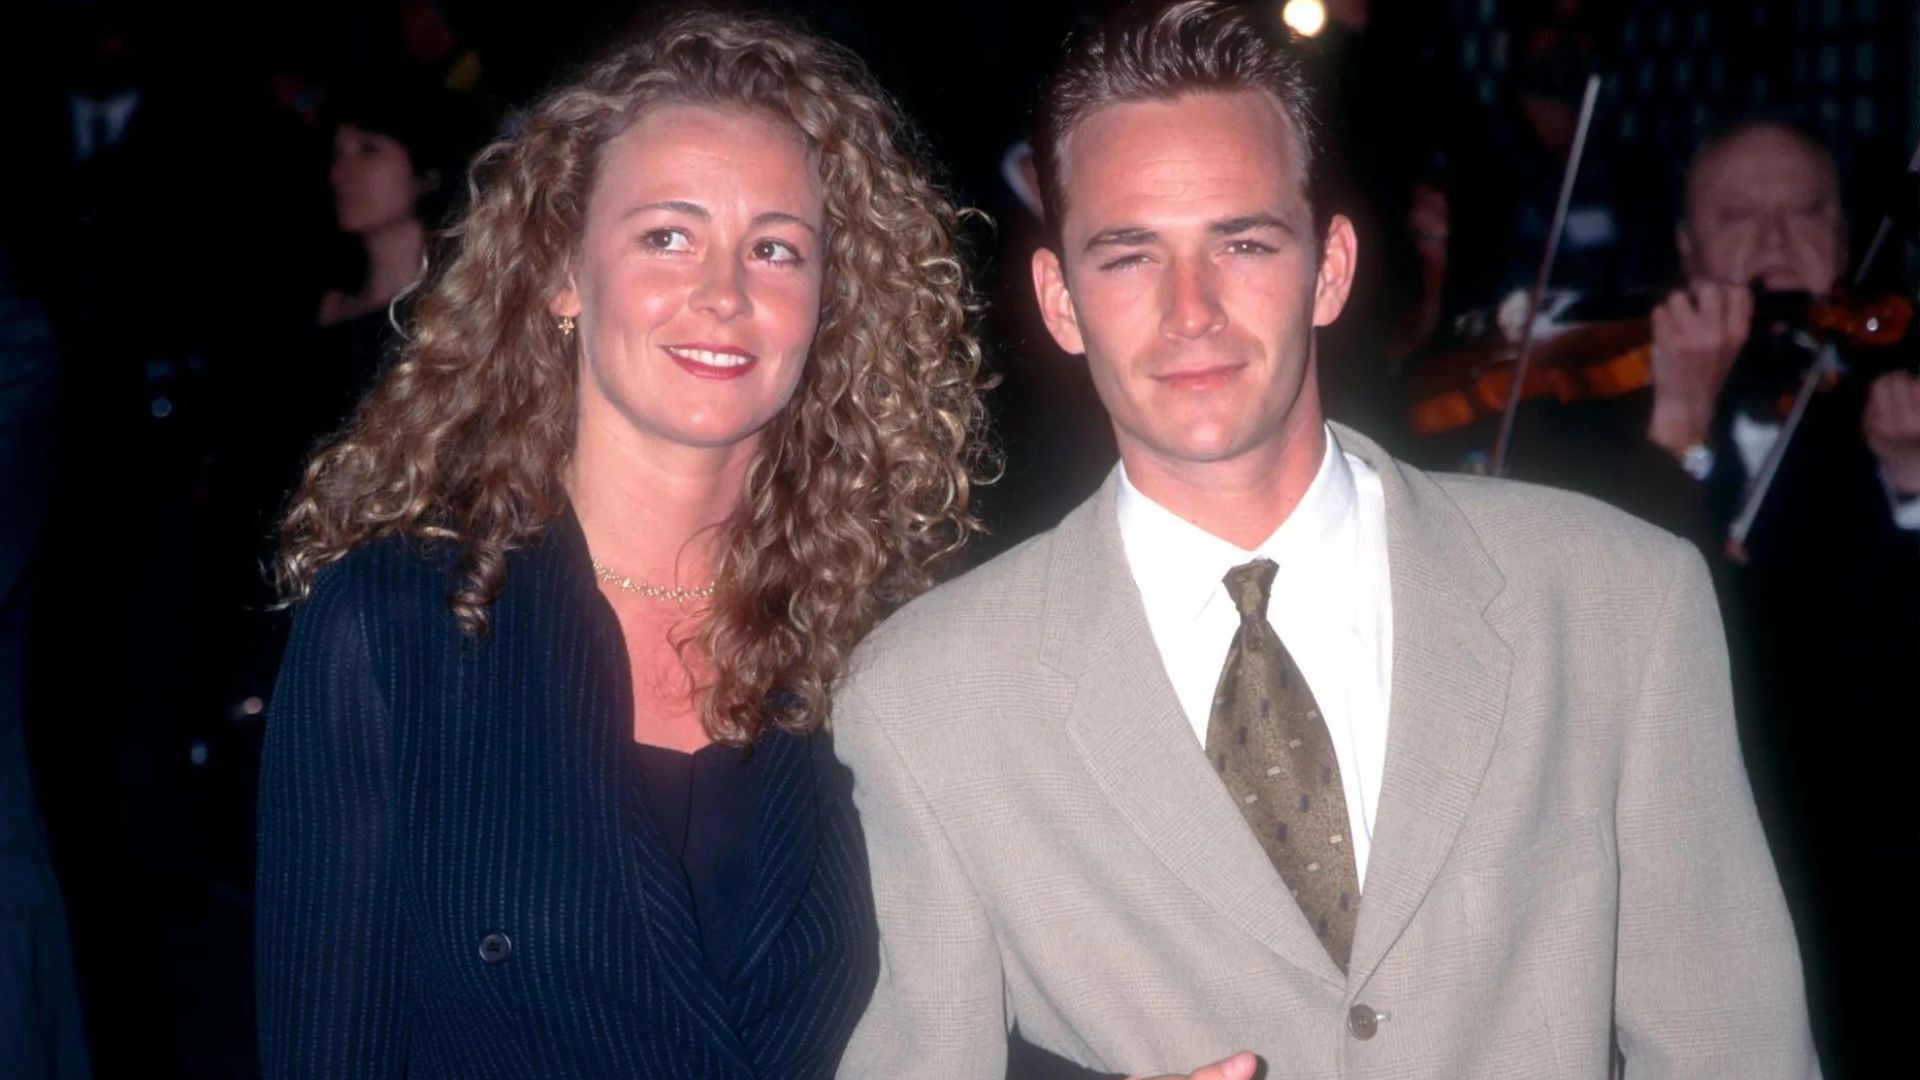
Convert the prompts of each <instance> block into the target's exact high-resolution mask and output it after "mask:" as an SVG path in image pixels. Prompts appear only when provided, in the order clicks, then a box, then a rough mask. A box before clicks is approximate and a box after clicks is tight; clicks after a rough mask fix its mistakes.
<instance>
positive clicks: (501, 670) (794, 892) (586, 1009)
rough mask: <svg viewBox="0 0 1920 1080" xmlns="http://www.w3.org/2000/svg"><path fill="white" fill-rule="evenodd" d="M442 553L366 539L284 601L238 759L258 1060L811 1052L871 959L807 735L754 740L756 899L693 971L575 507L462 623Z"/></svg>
mask: <svg viewBox="0 0 1920 1080" xmlns="http://www.w3.org/2000/svg"><path fill="white" fill-rule="evenodd" d="M442 556H444V552H438V553H435V552H428V551H424V550H422V549H420V548H418V547H417V546H413V545H409V544H407V543H404V542H401V541H397V540H394V541H384V542H381V543H377V544H373V545H369V546H368V547H366V548H363V549H361V550H359V551H356V552H354V553H353V554H351V555H349V556H348V557H347V558H345V559H343V560H342V561H341V562H340V563H339V564H338V565H336V566H334V567H331V568H329V569H328V570H326V571H325V572H324V573H323V574H322V575H321V577H320V579H319V581H318V582H317V583H316V586H315V589H314V595H313V597H312V599H311V600H309V601H308V603H307V604H306V605H305V607H304V608H303V609H302V610H301V611H300V613H299V616H298V618H297V619H296V620H295V625H294V633H293V639H292V642H291V644H290V647H289V650H288V654H287V658H286V660H285V663H284V665H283V667H282V670H281V674H280V682H279V686H278V688H277V690H276V692H275V697H274V702H273V710H272V719H271V722H270V724H269V725H268V730H267V742H266V751H265V758H264V761H263V763H262V768H261V779H260V869H259V882H258V886H259V887H258V905H259V915H258V927H257V932H258V941H257V958H256V966H257V973H258V984H259V1012H260V1044H261V1054H262V1058H263V1061H264V1064H265V1069H266V1074H267V1075H268V1076H269V1077H295V1076H297V1077H309V1076H326V1077H398V1076H403V1075H404V1076H408V1077H414V1078H419V1077H458V1078H461V1080H467V1078H482V1077H514V1078H522V1077H598V1076H609V1077H611V1076H620V1077H750V1076H768V1077H790V1076H792V1077H804V1076H820V1075H826V1074H828V1073H830V1072H831V1071H832V1069H833V1068H834V1065H835V1063H836V1062H837V1061H838V1059H839V1056H840V1051H841V1049H842V1048H843V1047H844V1045H845V1042H846V1039H847V1037H848V1034H849V1032H850V1030H851V1028H852V1025H853V1022H854V1020H855V1019H856V1018H857V1016H858V1014H859V1011H860V1009H861V1007H862V1006H863V1005H864V1003H865V1001H866V999H867V997H868V995H869V994H870V992H871V990H872V985H873V978H874V969H875V965H876V963H877V960H876V955H875V949H876V946H875V944H874V929H873V913H872V901H871V899H870V896H869V892H868V885H867V871H866V864H865V857H864V853H863V848H862V845H861V841H860V837H859V832H858V825H857V822H856V821H855V820H854V817H853V814H852V811H851V806H850V802H849V799H848V795H847V791H846V781H845V779H844V776H845V770H844V769H842V768H841V767H840V766H839V765H838V764H837V763H835V762H834V760H833V758H832V754H831V750H830V747H829V746H828V743H827V740H826V738H825V737H824V736H815V737H813V738H811V739H796V738H794V737H791V736H787V735H784V734H780V733H772V734H770V735H768V736H767V737H766V738H765V739H763V740H762V742H761V744H760V745H759V746H758V747H757V748H756V751H755V752H756V753H759V754H763V755H767V757H766V759H765V760H763V761H762V762H761V763H760V767H761V768H762V769H763V790H762V795H761V803H760V808H759V811H758V815H759V821H758V825H757V827H756V834H755V844H756V852H755V862H756V867H757V869H756V882H755V886H754V890H755V896H754V899H753V905H754V906H753V908H752V910H753V911H754V912H756V913H757V914H756V915H755V917H754V918H753V919H752V920H751V921H750V925H749V928H748V930H747V932H746V934H745V937H744V939H743V944H742V947H741V950H740V957H739V960H738V962H737V965H736V968H735V970H732V971H726V972H717V973H716V972H710V971H709V969H708V966H707V964H706V963H705V960H704V958H703V957H702V955H701V948H700V935H699V931H698V926H697V924H696V923H695V921H694V914H693V910H692V906H691V901H690V898H689V894H688V890H687V885H686V879H685V877H684V875H683V873H682V872H681V869H680V866H679V864H678V863H677V862H676V861H675V860H674V859H673V858H671V856H670V855H669V854H668V853H667V852H666V850H665V849H664V846H663V844H662V843H661V840H660V837H659V836H658V834H657V833H656V832H655V831H654V827H653V825H652V823H651V819H650V818H649V817H648V816H647V814H646V813H645V811H644V808H643V799H644V791H643V790H642V788H641V779H640V775H639V770H638V769H637V768H636V767H634V765H633V760H632V759H633V755H631V754H627V753H622V752H621V751H622V750H623V749H624V747H623V745H622V743H621V740H624V739H627V738H630V735H629V734H628V732H629V731H630V730H631V728H630V724H631V715H632V714H631V705H630V700H631V698H630V694H631V691H630V689H629V686H630V684H629V681H628V676H627V668H626V654H625V651H624V648H623V645H622V640H621V637H620V629H619V625H618V623H617V621H616V620H615V618H614V615H613V612H612V610H611V609H610V608H608V607H607V606H606V603H605V601H604V600H603V599H602V598H601V596H600V594H599V592H598V591H597V589H596V588H595V586H594V584H593V579H592V575H591V572H590V570H589V568H588V563H587V556H586V547H585V543H584V541H583V540H582V538H581V537H580V533H579V527H578V525H577V523H575V522H574V520H573V518H572V516H571V515H566V516H563V517H562V519H561V520H560V521H559V522H558V523H556V525H555V526H554V527H553V528H551V529H549V530H548V532H547V536H546V537H545V539H543V540H542V541H541V543H540V544H539V545H537V546H536V547H534V548H530V549H528V550H526V551H523V552H520V553H517V554H516V555H514V556H513V557H512V560H511V562H510V566H509V570H508V576H507V584H506V587H505V589H504V590H503V592H502V594H501V596H500V598H499V600H498V601H497V602H496V603H495V607H494V627H493V632H492V634H491V636H490V637H489V638H488V639H487V640H485V641H484V642H478V643H476V642H473V641H471V640H467V639H465V638H463V637H462V636H461V635H460V633H459V630H458V628H457V627H456V625H455V624H454V622H453V620H452V617H451V616H450V615H449V614H448V612H447V609H446V603H445V594H446V587H447V576H446V564H445V561H444V558H443V557H442ZM494 933H497V934H502V935H505V937H506V938H507V939H508V941H510V943H511V948H510V951H509V952H508V955H507V956H506V957H505V959H503V960H499V961H498V962H489V961H488V960H486V959H484V958H483V957H482V955H481V948H480V943H481V941H482V939H483V938H485V937H486V936H487V935H489V934H494Z"/></svg>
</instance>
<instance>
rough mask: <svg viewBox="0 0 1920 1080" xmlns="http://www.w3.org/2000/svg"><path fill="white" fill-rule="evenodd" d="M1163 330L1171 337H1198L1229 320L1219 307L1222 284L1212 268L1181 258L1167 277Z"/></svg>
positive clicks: (1161, 318)
mask: <svg viewBox="0 0 1920 1080" xmlns="http://www.w3.org/2000/svg"><path fill="white" fill-rule="evenodd" d="M1164 289H1165V300H1164V306H1163V308H1162V311H1161V315H1160V332H1161V333H1163V334H1166V335H1167V336H1169V337H1179V338H1199V337H1205V336H1206V335H1208V334H1210V333H1213V332H1214V331H1215V330H1218V329H1219V328H1220V327H1221V326H1222V325H1223V324H1224V323H1225V321H1226V319H1225V315H1224V313H1223V312H1222V311H1221V309H1220V292H1219V285H1218V283H1217V282H1216V281H1215V280H1214V271H1213V268H1212V267H1210V266H1208V265H1206V264H1205V263H1204V262H1189V261H1185V260H1178V261H1176V262H1175V263H1174V265H1173V266H1172V267H1171V269H1170V271H1169V272H1168V274H1167V277H1166V279H1165V286H1164Z"/></svg>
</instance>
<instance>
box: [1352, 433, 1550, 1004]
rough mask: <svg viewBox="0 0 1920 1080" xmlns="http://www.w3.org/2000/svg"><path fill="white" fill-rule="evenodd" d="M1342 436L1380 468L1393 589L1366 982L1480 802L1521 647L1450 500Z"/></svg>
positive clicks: (1360, 959) (1368, 891)
mask: <svg viewBox="0 0 1920 1080" xmlns="http://www.w3.org/2000/svg"><path fill="white" fill-rule="evenodd" d="M1336 433H1337V436H1338V438H1339V440H1340V443H1341V445H1342V447H1343V448H1344V449H1346V450H1348V451H1350V452H1352V453H1354V454H1356V455H1358V456H1359V457H1361V458H1363V459H1365V460H1366V461H1368V463H1369V464H1371V465H1372V466H1373V467H1374V469H1375V470H1376V471H1377V472H1378V473H1379V474H1380V481H1381V485H1382V487H1383V489H1384V491H1385V495H1386V509H1387V560H1388V567H1389V571H1388V572H1389V576H1390V579H1391V589H1392V597H1393V601H1392V602H1393V687H1392V704H1391V706H1390V707H1389V715H1388V721H1387V758H1386V768H1385V774H1384V776H1383V777H1382V779H1381V783H1380V805H1379V808H1378V812H1377V814H1376V816H1375V821H1374V834H1373V846H1372V853H1371V854H1370V855H1369V856H1368V861H1367V875H1366V884H1365V887H1364V888H1363V890H1362V893H1361V897H1360V919H1359V925H1358V926H1357V927H1356V929H1355V933H1354V945H1353V957H1352V962H1351V964H1350V969H1351V973H1352V975H1353V978H1354V980H1355V983H1356V985H1357V984H1358V982H1359V981H1362V980H1364V979H1366V978H1367V977H1368V976H1370V975H1371V974H1372V973H1373V971H1374V969H1375V968H1377V967H1378V966H1379V964H1380V961H1381V958H1382V957H1384V956H1385V955H1386V952H1387V950H1388V949H1390V948H1391V947H1392V946H1393V943H1394V942H1395V941H1397V940H1398V939H1399V937H1400V935H1401V934H1402V933H1403V932H1405V930H1406V928H1407V924H1408V923H1409V922H1411V921H1412V919H1413V916H1414V913H1415V912H1416V911H1417V910H1418V909H1419V906H1420V904H1421V902H1422V900H1424V899H1425V897H1426V895H1427V890H1428V889H1429V888H1430V887H1431V886H1432V885H1433V882H1434V879H1435V877H1436V876H1438V874H1439V872H1440V868H1441V866H1442V865H1443V864H1444V863H1445V861H1446V858H1447V854H1448V852H1449V851H1450V850H1451V849H1452V847H1453V842H1454V839H1455V838H1456V837H1457V836H1458V835H1459V832H1460V827H1461V824H1462V823H1463V822H1464V821H1465V820H1466V818H1467V815H1468V812H1469V810H1470V809H1471V808H1472V806H1473V802H1474V797H1475V795H1476V794H1477V793H1478V792H1479V790H1480V783H1481V781H1482V779H1483V778H1484V777H1485V775H1486V771H1487V765H1488V762H1489V761H1490V760H1491V759H1492V756H1493V748H1494V743H1495V741H1496V738H1497V737H1498V735H1499V732H1500V724H1501V720H1502V718H1503V716H1504V715H1505V712H1506V705H1507V684H1508V678H1509V675H1510V673H1511V667H1512V653H1511V650H1510V649H1509V648H1508V646H1507V644H1506V642H1505V641H1503V640H1501V638H1500V637H1499V635H1498V634H1496V633H1495V632H1494V630H1493V627H1492V626H1491V625H1489V623H1488V622H1487V618H1486V612H1487V609H1488V608H1489V607H1490V606H1491V605H1492V604H1493V603H1494V602H1495V600H1496V598H1497V597H1498V596H1499V595H1500V591H1501V589H1502V587H1503V586H1504V579H1503V578H1502V577H1501V575H1500V573H1499V571H1498V570H1497V569H1496V568H1495V567H1494V566H1493V563H1492V560H1491V559H1490V558H1489V557H1488V556H1487V554H1486V552H1485V551H1484V549H1483V548H1482V547H1481V546H1480V543H1479V540H1478V537H1477V536H1476V534H1475V533H1474V531H1473V529H1472V526H1471V525H1470V524H1469V523H1468V522H1467V521H1466V519H1465V518H1464V517H1463V516H1462V515H1461V513H1460V511H1459V509H1458V508H1457V507H1456V506H1455V505H1454V504H1453V502H1452V500H1451V499H1449V498H1448V497H1447V495H1446V494H1445V493H1444V492H1442V491H1441V490H1440V488H1439V487H1438V485H1436V484H1434V483H1433V481H1432V480H1430V479H1428V478H1427V477H1426V476H1424V475H1422V474H1421V473H1419V472H1417V471H1415V470H1412V469H1405V468H1403V467H1402V466H1400V465H1399V464H1398V463H1396V462H1395V461H1394V460H1393V459H1392V458H1390V457H1388V456H1387V455H1386V453H1385V452H1384V451H1382V450H1381V449H1380V447H1378V446H1377V445H1375V444H1374V443H1372V442H1371V441H1370V440H1368V439H1366V438H1364V437H1363V436H1361V435H1359V434H1357V433H1355V432H1352V431H1349V430H1347V429H1345V428H1339V429H1337V432H1336Z"/></svg>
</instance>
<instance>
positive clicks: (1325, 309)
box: [1313, 214, 1359, 326]
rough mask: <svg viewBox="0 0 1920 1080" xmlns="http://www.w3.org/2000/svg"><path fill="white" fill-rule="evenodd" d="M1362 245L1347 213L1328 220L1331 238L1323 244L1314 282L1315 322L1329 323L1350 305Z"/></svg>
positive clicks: (1322, 324)
mask: <svg viewBox="0 0 1920 1080" xmlns="http://www.w3.org/2000/svg"><path fill="white" fill-rule="evenodd" d="M1358 248H1359V244H1358V242H1357V241H1356V240H1355V239H1354V235H1353V222H1351V221H1348V220H1347V217H1346V215H1345V214H1335V215H1333V219H1332V220H1331V221H1328V222H1327V239H1326V241H1325V242H1324V243H1322V244H1321V245H1320V269H1319V272H1318V274H1317V275H1316V276H1315V278H1314V282H1313V325H1315V326H1326V325H1328V324H1329V323H1331V322H1333V320H1335V319H1337V318H1339V317H1340V312H1341V310H1342V309H1344V308H1345V307H1346V306H1347V294H1348V293H1349V292H1351V291H1352V290H1353V271H1354V266H1355V263H1356V261H1357V260H1358V258H1359V251H1358Z"/></svg>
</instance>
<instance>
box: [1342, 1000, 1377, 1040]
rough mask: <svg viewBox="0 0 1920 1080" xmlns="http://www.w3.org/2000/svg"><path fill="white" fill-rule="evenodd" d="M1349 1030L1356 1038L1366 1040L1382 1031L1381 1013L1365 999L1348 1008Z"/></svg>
mask: <svg viewBox="0 0 1920 1080" xmlns="http://www.w3.org/2000/svg"><path fill="white" fill-rule="evenodd" d="M1347 1030H1348V1031H1350V1032H1352V1033H1353V1037H1354V1038H1356V1039H1359V1040H1360V1041H1361V1042H1366V1041H1367V1040H1368V1039H1371V1038H1373V1037H1374V1035H1376V1034H1377V1033H1378V1032H1379V1031H1380V1014H1379V1013H1377V1012H1374V1011H1373V1006H1371V1005H1368V1004H1367V1003H1366V1002H1364V1001H1363V1002H1361V1003H1360V1004H1358V1005H1355V1006H1354V1007H1353V1008H1351V1009H1348V1010H1347Z"/></svg>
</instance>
